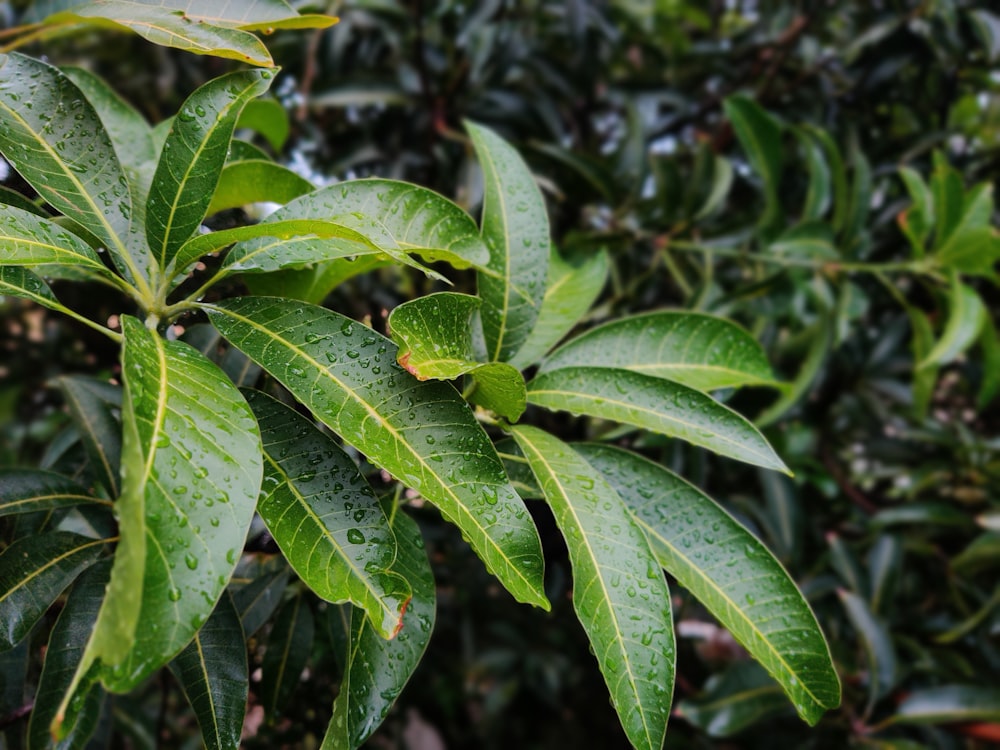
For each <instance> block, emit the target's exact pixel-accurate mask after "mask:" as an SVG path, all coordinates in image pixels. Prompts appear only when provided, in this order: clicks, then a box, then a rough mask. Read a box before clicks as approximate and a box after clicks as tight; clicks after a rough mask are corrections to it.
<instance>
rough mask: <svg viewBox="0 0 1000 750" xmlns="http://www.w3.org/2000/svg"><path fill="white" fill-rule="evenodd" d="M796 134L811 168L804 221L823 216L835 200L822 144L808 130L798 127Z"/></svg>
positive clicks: (803, 213)
mask: <svg viewBox="0 0 1000 750" xmlns="http://www.w3.org/2000/svg"><path fill="white" fill-rule="evenodd" d="M795 134H796V135H797V136H798V137H799V142H800V143H801V144H802V149H803V150H804V151H805V157H806V168H807V169H808V170H809V187H808V189H807V190H806V197H805V203H804V204H803V206H802V221H812V220H814V219H820V218H822V217H823V216H824V215H825V214H826V212H827V211H828V210H829V209H830V205H831V203H832V202H833V186H832V181H831V175H830V165H829V164H827V161H826V155H825V153H824V152H823V147H822V145H821V144H820V143H818V142H817V141H816V140H815V139H814V138H812V137H811V136H810V135H809V132H808V131H803V130H798V129H796V130H795Z"/></svg>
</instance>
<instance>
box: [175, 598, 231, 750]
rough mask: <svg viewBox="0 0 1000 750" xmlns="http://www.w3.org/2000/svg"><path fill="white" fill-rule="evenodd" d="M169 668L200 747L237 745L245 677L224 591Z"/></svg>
mask: <svg viewBox="0 0 1000 750" xmlns="http://www.w3.org/2000/svg"><path fill="white" fill-rule="evenodd" d="M170 671H171V672H172V673H173V675H174V677H176V678H177V682H178V683H180V686H181V688H182V689H183V690H184V694H185V695H186V696H187V699H188V702H189V703H190V704H191V707H192V708H193V709H194V713H195V716H197V717H198V725H199V726H200V727H201V737H202V740H203V741H204V743H205V747H206V748H208V749H209V750H235V749H236V748H238V747H239V746H240V733H241V732H242V730H243V715H244V714H245V713H246V703H247V692H248V689H249V682H250V679H249V676H248V674H247V671H248V670H247V647H246V643H245V641H244V637H243V627H242V626H241V625H240V617H239V615H238V614H237V613H236V608H235V607H234V606H233V600H232V599H231V598H230V597H229V595H228V594H223V596H222V598H221V599H219V603H218V604H217V605H216V607H215V610H214V611H213V612H212V614H211V616H210V617H209V618H208V622H206V623H205V625H204V627H202V628H201V630H199V631H198V632H197V633H195V636H194V640H193V641H191V643H189V644H188V645H187V646H186V647H185V648H184V650H183V651H181V652H180V653H179V654H178V655H177V658H175V659H174V660H173V661H172V662H170Z"/></svg>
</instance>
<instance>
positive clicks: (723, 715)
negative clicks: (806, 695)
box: [674, 661, 788, 737]
mask: <svg viewBox="0 0 1000 750" xmlns="http://www.w3.org/2000/svg"><path fill="white" fill-rule="evenodd" d="M787 710H788V702H787V701H786V700H785V696H784V694H783V693H782V692H781V687H780V686H779V685H778V684H777V683H776V682H775V681H774V680H772V679H771V678H770V677H769V676H768V674H767V672H765V671H764V670H763V669H761V668H760V666H758V665H757V664H754V663H753V662H747V661H744V662H734V663H732V664H730V665H729V666H728V667H727V668H726V669H725V671H723V672H718V673H716V674H713V675H712V676H711V677H709V678H708V682H706V683H705V688H704V690H703V691H702V692H701V693H700V694H699V695H698V697H697V698H688V699H685V700H682V701H680V702H679V703H678V704H677V708H676V709H675V710H674V713H675V714H676V715H677V716H680V717H681V718H682V719H686V720H687V721H688V722H690V723H691V724H693V725H694V726H696V727H698V728H699V729H700V730H702V731H703V732H705V733H706V734H707V735H708V736H709V737H732V736H733V735H736V734H738V733H739V732H742V731H743V730H745V729H749V728H750V727H752V726H754V725H755V724H758V723H759V722H761V721H763V720H765V719H769V718H771V717H773V716H775V715H777V714H781V713H784V712H786V711H787Z"/></svg>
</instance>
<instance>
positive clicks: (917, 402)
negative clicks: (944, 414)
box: [906, 305, 941, 420]
mask: <svg viewBox="0 0 1000 750" xmlns="http://www.w3.org/2000/svg"><path fill="white" fill-rule="evenodd" d="M906 314H907V316H908V317H909V318H910V328H911V329H912V331H913V337H912V339H911V340H910V349H911V351H912V352H913V361H914V362H917V363H919V362H923V360H924V359H925V358H926V357H927V355H928V354H930V352H931V349H933V348H934V329H933V328H932V326H931V321H930V318H928V317H927V315H926V313H924V311H923V310H921V309H920V308H918V307H914V306H913V305H907V306H906ZM940 369H941V366H940V365H929V366H927V367H915V368H914V371H913V386H912V390H913V414H914V416H915V417H916V418H917V419H920V420H923V419H925V418H926V416H927V412H928V410H929V409H930V405H931V399H932V398H933V397H934V386H935V384H936V383H937V377H938V372H939V371H940Z"/></svg>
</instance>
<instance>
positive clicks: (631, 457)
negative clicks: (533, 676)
mask: <svg viewBox="0 0 1000 750" xmlns="http://www.w3.org/2000/svg"><path fill="white" fill-rule="evenodd" d="M575 448H576V450H577V452H578V453H580V455H582V456H583V457H584V458H585V459H587V461H588V462H589V463H590V464H591V465H593V466H594V467H595V468H596V469H597V470H598V471H600V472H601V475H602V476H603V477H604V479H605V480H606V481H607V482H608V483H610V484H611V486H612V487H614V488H615V490H616V491H617V492H618V494H619V495H620V496H621V498H622V500H624V501H625V504H626V505H627V506H628V508H629V510H630V511H631V512H632V514H634V516H635V518H636V520H637V521H638V523H639V525H640V526H641V527H642V529H643V531H645V532H646V536H647V537H648V538H649V542H650V546H651V547H652V549H653V552H654V553H655V554H656V557H657V559H658V560H659V561H660V563H661V564H662V565H663V567H664V568H666V569H667V572H669V573H670V574H671V575H672V576H674V577H675V578H677V580H678V581H679V582H680V583H681V585H683V586H684V587H685V588H687V589H688V590H689V591H690V592H691V593H693V594H694V595H695V596H696V597H698V600H699V601H700V602H701V603H702V604H703V605H704V606H705V608H706V609H708V611H709V612H711V613H712V614H713V615H715V617H717V618H718V620H719V622H721V623H722V625H724V626H725V627H726V629H727V630H729V632H730V633H732V634H733V637H735V638H736V640H737V641H739V642H740V643H741V644H742V645H743V646H744V647H745V648H746V649H747V650H748V651H749V652H750V654H751V655H752V656H753V657H754V658H755V659H757V661H759V662H760V663H761V664H762V665H763V666H764V667H765V668H766V669H767V671H768V672H769V673H770V674H771V676H772V677H774V678H775V679H776V680H777V681H778V683H779V684H780V685H781V686H782V687H783V688H784V690H785V692H786V693H787V694H788V697H789V698H790V699H791V700H792V702H793V703H794V704H795V707H796V709H797V710H798V712H799V714H800V715H801V716H802V718H803V719H805V720H806V721H807V722H809V723H810V724H815V723H816V722H817V721H818V720H819V718H820V716H822V714H823V712H824V711H825V710H827V709H829V708H834V707H836V706H838V705H839V704H840V682H839V680H838V679H837V673H836V671H835V670H834V666H833V662H832V660H831V658H830V650H829V647H828V646H827V644H826V641H825V640H824V638H823V633H822V632H821V631H820V629H819V625H818V624H817V622H816V617H815V615H813V613H812V611H811V610H810V609H809V605H808V604H807V603H806V601H805V599H803V597H802V594H800V593H799V590H798V589H797V588H796V586H795V582H794V581H792V579H791V578H790V577H789V575H788V573H787V572H785V569H784V568H782V567H781V563H779V562H778V561H777V559H775V557H774V555H773V554H771V552H770V551H769V550H768V549H767V547H765V546H764V545H763V544H762V543H761V542H760V541H759V540H758V539H757V537H755V536H754V535H753V534H751V533H750V532H749V531H747V530H746V529H745V528H743V526H741V525H740V524H739V523H738V522H737V521H736V520H735V519H734V518H733V517H732V516H730V515H729V514H728V513H726V511H725V510H723V509H722V508H721V507H719V505H717V504H716V503H715V501H713V500H712V499H711V498H710V497H708V496H707V495H706V494H704V493H703V492H702V491H701V490H699V489H698V488H697V487H695V486H693V485H691V484H689V483H688V482H686V481H684V480H683V479H681V478H680V477H679V476H677V475H676V474H674V473H673V472H671V471H668V470H667V469H665V468H663V467H662V466H659V465H657V464H654V463H653V462H652V461H648V460H647V459H645V458H642V457H641V456H637V455H635V454H634V453H629V452H628V451H624V450H621V449H619V448H612V447H609V446H600V445H580V446H575Z"/></svg>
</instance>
